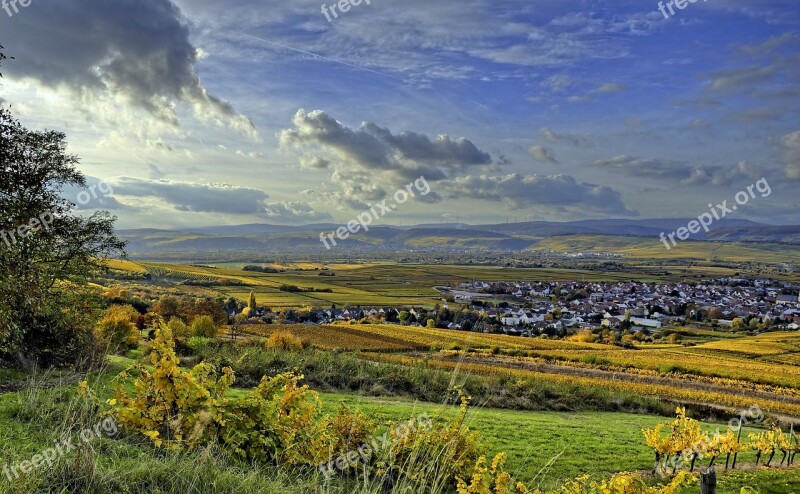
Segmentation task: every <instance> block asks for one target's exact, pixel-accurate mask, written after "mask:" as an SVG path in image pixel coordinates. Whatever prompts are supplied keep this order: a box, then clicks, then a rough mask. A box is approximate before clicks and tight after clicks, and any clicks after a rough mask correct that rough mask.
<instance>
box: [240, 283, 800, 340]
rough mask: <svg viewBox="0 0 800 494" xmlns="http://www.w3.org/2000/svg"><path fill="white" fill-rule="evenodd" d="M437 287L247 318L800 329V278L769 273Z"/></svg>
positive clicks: (540, 331) (522, 327) (519, 329)
mask: <svg viewBox="0 0 800 494" xmlns="http://www.w3.org/2000/svg"><path fill="white" fill-rule="evenodd" d="M435 288H436V289H437V290H438V291H439V292H440V293H441V294H442V296H443V298H442V302H441V303H440V304H437V305H436V307H434V308H433V309H426V308H422V307H400V308H397V307H341V308H338V307H336V306H332V307H331V308H327V309H324V308H318V309H312V310H284V311H280V312H272V311H270V310H269V309H266V308H262V309H259V311H258V312H257V313H256V314H254V315H251V318H250V319H248V320H247V321H243V323H244V324H256V323H263V322H280V323H300V324H311V325H314V324H332V323H337V322H339V323H342V322H350V323H356V322H365V323H366V322H369V323H376V322H378V323H385V324H397V325H414V326H426V327H438V328H442V329H453V330H464V331H482V332H487V333H488V332H494V333H504V334H510V335H518V336H528V337H532V336H542V335H546V336H552V337H564V336H568V335H570V334H574V333H575V332H577V331H579V330H581V329H583V330H585V329H591V330H611V331H616V332H620V331H627V332H631V333H636V332H644V333H645V334H652V333H655V332H658V331H660V330H661V329H662V328H665V327H673V326H685V325H700V326H707V327H710V328H719V329H721V330H734V331H751V332H759V331H764V330H767V329H789V330H797V329H800V296H799V295H798V292H800V286H798V285H795V284H792V283H784V282H776V281H773V280H766V279H759V280H745V279H734V278H720V279H709V280H704V281H701V282H692V283H664V284H655V283H641V282H618V283H610V282H577V281H564V282H522V281H520V282H486V281H472V282H465V283H461V284H460V285H459V286H458V287H435ZM253 316H255V317H253Z"/></svg>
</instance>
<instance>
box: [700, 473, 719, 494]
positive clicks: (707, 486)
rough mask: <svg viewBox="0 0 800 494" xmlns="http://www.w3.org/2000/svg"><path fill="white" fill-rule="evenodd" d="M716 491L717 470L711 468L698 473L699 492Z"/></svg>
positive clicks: (702, 493)
mask: <svg viewBox="0 0 800 494" xmlns="http://www.w3.org/2000/svg"><path fill="white" fill-rule="evenodd" d="M716 493H717V472H716V471H715V470H714V469H713V468H709V469H707V470H706V471H705V472H701V473H700V494H716Z"/></svg>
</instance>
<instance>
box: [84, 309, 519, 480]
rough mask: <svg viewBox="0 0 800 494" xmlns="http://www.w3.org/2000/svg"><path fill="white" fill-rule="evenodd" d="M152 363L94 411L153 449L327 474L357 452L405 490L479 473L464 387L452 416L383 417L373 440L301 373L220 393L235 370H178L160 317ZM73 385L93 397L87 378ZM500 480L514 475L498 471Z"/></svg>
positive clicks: (129, 374)
mask: <svg viewBox="0 0 800 494" xmlns="http://www.w3.org/2000/svg"><path fill="white" fill-rule="evenodd" d="M150 360H151V362H152V364H153V367H154V368H153V370H152V371H151V370H150V369H148V368H147V367H146V366H144V365H135V366H132V367H130V368H129V369H128V370H126V371H125V372H122V373H120V374H119V375H118V376H117V377H116V378H115V379H114V397H113V398H112V399H109V400H107V401H106V402H105V405H103V406H102V409H103V410H104V411H103V412H101V413H102V415H104V416H113V417H115V419H116V421H117V423H118V424H119V425H120V426H121V427H122V428H124V429H126V430H128V431H131V432H134V433H137V434H140V435H142V436H145V437H147V438H149V439H150V441H152V443H153V444H154V445H155V446H156V447H164V448H168V449H170V450H191V449H195V448H199V447H205V446H208V445H211V444H215V443H216V444H218V445H219V446H220V447H221V448H222V449H223V450H225V451H227V452H230V453H232V454H233V455H235V456H237V457H239V458H241V459H243V460H247V461H253V460H256V461H260V462H267V463H272V464H276V465H278V466H281V467H284V466H285V467H302V469H306V468H308V467H313V468H315V469H320V470H321V471H323V472H324V471H325V468H324V467H325V465H326V464H327V472H329V473H335V472H333V468H332V467H331V464H332V463H335V465H336V466H337V467H338V466H339V465H340V464H341V465H342V467H339V468H341V469H342V470H345V469H346V468H347V466H346V465H347V464H350V467H353V466H356V465H357V464H358V463H357V462H354V460H353V459H352V455H353V454H354V452H356V451H357V452H358V455H359V457H361V458H363V461H364V463H363V464H361V465H358V466H359V472H360V473H359V474H363V475H364V476H365V479H367V478H368V479H372V480H378V479H380V480H381V483H384V481H387V482H389V483H394V484H396V485H406V486H408V489H403V490H404V491H407V492H442V491H443V488H447V489H446V490H453V489H454V488H455V487H456V486H457V479H459V478H470V479H474V478H477V477H476V475H480V474H481V471H480V470H479V469H478V468H477V467H476V466H479V465H480V462H479V459H480V457H481V456H485V455H484V454H482V451H481V447H480V446H479V443H478V433H477V432H475V431H471V430H470V429H469V427H467V426H466V425H465V418H466V412H467V402H468V398H467V397H466V396H465V395H464V394H463V393H462V395H461V396H462V404H461V413H459V414H458V415H457V416H456V417H455V418H454V419H453V420H443V421H438V422H434V421H432V420H430V419H429V418H428V417H427V415H425V414H423V415H422V416H421V417H422V418H419V417H418V418H417V419H415V420H410V421H408V422H399V423H390V424H389V427H390V430H389V431H388V432H386V433H384V434H383V436H380V437H378V436H377V427H376V425H375V423H374V422H373V421H371V420H369V419H368V418H367V417H366V416H365V415H364V414H363V413H361V412H357V411H351V410H349V409H346V408H342V409H340V410H339V412H338V414H337V415H335V416H334V417H333V418H329V417H327V416H322V415H321V412H320V408H321V407H320V405H321V403H320V400H319V396H318V395H317V393H315V392H314V391H312V390H310V389H308V387H307V386H305V385H301V384H300V381H301V380H302V379H303V376H302V375H296V374H293V373H285V374H278V375H277V376H275V377H266V376H264V377H262V378H261V382H260V384H259V385H258V386H257V387H256V388H255V389H253V390H252V391H251V392H250V393H249V394H247V395H246V396H243V397H240V398H238V397H228V396H226V391H227V390H228V389H229V388H230V386H231V385H232V384H233V382H234V380H235V377H234V374H233V371H232V370H231V369H230V368H224V369H222V372H221V373H219V372H217V370H216V368H215V367H214V366H213V365H211V364H210V363H202V364H199V365H197V366H195V367H194V368H193V369H192V370H191V371H186V370H184V369H182V368H181V367H180V366H179V363H180V361H179V359H178V357H177V355H176V354H175V351H174V341H173V339H172V334H171V332H170V329H169V327H167V325H165V324H161V325H160V327H159V328H158V330H157V331H156V339H155V341H154V342H153V345H152V352H151V354H150ZM132 380H133V381H134V382H131V381H132ZM79 392H80V393H81V394H83V395H87V394H88V395H89V396H90V397H91V398H93V399H94V401H95V403H96V402H97V400H96V397H95V396H94V394H93V392H92V391H91V390H90V389H89V388H88V383H87V382H86V381H84V382H82V383H81V385H80V387H79ZM423 418H424V420H423ZM361 455H363V456H361ZM334 456H335V457H336V460H335V461H332V457H334ZM342 458H344V459H345V460H346V461H344V462H342ZM495 470H499V468H498V469H495ZM506 480H507V481H508V482H510V481H511V479H510V478H507V476H506V475H504V476H503V480H502V482H505V481H506ZM481 492H482V491H481ZM497 492H501V491H497Z"/></svg>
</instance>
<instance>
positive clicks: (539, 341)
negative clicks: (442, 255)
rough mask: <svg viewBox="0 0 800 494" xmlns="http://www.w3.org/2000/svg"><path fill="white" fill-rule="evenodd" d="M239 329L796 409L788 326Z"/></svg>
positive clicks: (797, 372) (397, 355) (430, 361)
mask: <svg viewBox="0 0 800 494" xmlns="http://www.w3.org/2000/svg"><path fill="white" fill-rule="evenodd" d="M243 331H245V332H246V333H247V334H250V335H252V336H256V337H262V338H266V337H268V336H269V335H271V334H274V333H276V332H291V333H293V334H295V335H296V336H297V337H299V338H300V339H301V340H303V341H304V342H305V343H306V344H307V345H311V346H314V347H317V348H320V349H325V350H334V349H341V350H353V351H361V352H363V353H362V354H361V355H362V357H363V358H367V359H372V360H376V361H383V362H393V363H397V364H401V365H412V366H413V365H420V364H423V363H424V365H427V366H431V367H435V368H440V369H445V370H457V369H460V370H463V371H465V372H471V373H475V374H479V375H490V376H508V377H511V378H518V377H524V378H529V379H534V380H537V381H542V382H550V383H557V384H575V385H583V386H587V387H592V388H601V389H608V390H612V391H620V392H629V393H634V394H638V395H642V396H651V397H656V398H659V399H664V400H667V401H670V402H675V403H681V402H682V401H683V402H686V401H690V402H693V403H700V404H706V405H709V406H714V407H721V408H729V409H735V408H746V407H747V406H750V405H751V404H753V403H756V404H758V405H759V406H761V407H762V408H763V409H764V410H767V411H770V412H774V413H778V414H782V415H787V416H793V417H798V418H800V366H796V365H788V364H787V363H784V362H783V360H782V359H789V358H792V357H793V356H794V355H796V354H797V352H800V346H799V345H800V334H795V333H767V334H764V335H760V336H755V337H743V338H738V339H725V338H723V339H719V340H715V341H711V342H708V343H703V344H700V345H696V346H681V345H652V346H653V347H654V348H648V346H647V345H640V346H639V347H638V348H636V349H622V348H618V347H613V346H608V345H602V344H596V343H580V342H573V341H564V340H550V339H543V338H521V337H513V336H505V335H494V334H482V333H472V332H461V331H451V330H441V329H429V328H421V327H413V326H396V325H374V324H338V325H330V326H300V325H295V326H285V325H261V326H258V325H250V326H244V329H243Z"/></svg>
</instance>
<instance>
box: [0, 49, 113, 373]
mask: <svg viewBox="0 0 800 494" xmlns="http://www.w3.org/2000/svg"><path fill="white" fill-rule="evenodd" d="M2 58H5V57H0V60H2ZM64 139H65V135H64V134H63V133H60V132H56V131H42V132H40V131H32V130H29V129H26V128H24V127H23V126H22V125H21V124H20V123H19V121H17V120H16V119H15V118H14V117H13V116H12V114H11V113H10V112H9V111H8V110H7V109H0V280H2V283H0V360H4V361H7V362H13V363H15V364H16V365H32V364H33V362H38V364H39V365H41V366H53V365H61V364H68V363H72V362H75V361H79V360H83V359H84V358H85V357H87V356H88V355H90V351H91V348H92V346H93V345H92V342H93V331H92V329H93V327H94V325H95V322H96V320H97V314H98V311H99V306H95V305H93V304H92V303H91V301H92V298H91V297H90V296H89V295H88V294H87V290H86V286H87V281H88V278H89V277H90V276H92V275H93V274H94V273H96V272H99V271H100V270H102V269H103V267H104V266H103V260H104V259H106V258H108V257H113V256H116V255H118V254H121V253H123V249H124V247H125V243H124V242H122V241H120V240H119V239H118V238H117V237H116V236H115V235H114V221H115V218H113V217H112V216H110V215H109V214H108V213H107V212H96V213H94V214H92V215H78V214H75V213H74V212H73V209H74V207H75V204H73V203H71V202H70V201H69V200H67V199H65V198H63V197H62V196H61V194H62V192H63V190H64V188H65V187H78V188H84V187H85V186H86V179H85V177H84V176H83V174H82V173H81V172H79V171H78V170H77V169H76V168H75V166H76V165H77V164H78V158H77V157H75V156H72V155H69V154H66V142H65V140H64Z"/></svg>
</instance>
